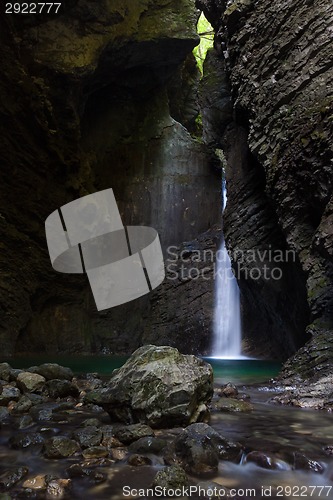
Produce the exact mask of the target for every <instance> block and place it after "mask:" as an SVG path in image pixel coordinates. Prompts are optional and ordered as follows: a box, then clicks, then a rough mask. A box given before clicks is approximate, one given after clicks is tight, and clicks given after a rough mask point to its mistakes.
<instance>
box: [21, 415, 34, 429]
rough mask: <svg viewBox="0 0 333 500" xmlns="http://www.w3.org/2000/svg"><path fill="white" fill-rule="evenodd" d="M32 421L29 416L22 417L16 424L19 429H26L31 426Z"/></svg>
mask: <svg viewBox="0 0 333 500" xmlns="http://www.w3.org/2000/svg"><path fill="white" fill-rule="evenodd" d="M33 423H34V421H33V420H32V418H31V417H30V415H23V417H21V418H20V419H19V421H18V423H17V427H18V428H19V429H26V428H27V427H30V426H31V425H33Z"/></svg>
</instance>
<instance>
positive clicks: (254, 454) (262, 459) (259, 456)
mask: <svg viewBox="0 0 333 500" xmlns="http://www.w3.org/2000/svg"><path fill="white" fill-rule="evenodd" d="M245 461H246V462H253V463H255V464H256V465H258V467H262V468H263V469H270V470H277V469H281V468H282V467H281V465H280V464H279V462H278V460H277V458H276V457H274V456H271V455H269V454H267V453H264V452H262V451H251V452H250V453H249V454H248V455H246V458H245Z"/></svg>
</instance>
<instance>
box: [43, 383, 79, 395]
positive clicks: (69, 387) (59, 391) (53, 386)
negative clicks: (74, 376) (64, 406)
mask: <svg viewBox="0 0 333 500" xmlns="http://www.w3.org/2000/svg"><path fill="white" fill-rule="evenodd" d="M46 388H47V392H48V393H49V396H50V398H52V399H56V398H66V397H67V396H73V397H77V396H78V395H79V390H78V388H77V387H76V386H75V385H74V384H72V383H71V382H70V381H69V380H61V379H53V380H49V381H48V382H47V383H46Z"/></svg>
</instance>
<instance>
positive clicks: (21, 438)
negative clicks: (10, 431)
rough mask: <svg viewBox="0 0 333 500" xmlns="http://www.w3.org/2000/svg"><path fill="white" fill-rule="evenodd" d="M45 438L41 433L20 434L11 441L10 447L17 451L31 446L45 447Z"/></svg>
mask: <svg viewBox="0 0 333 500" xmlns="http://www.w3.org/2000/svg"><path fill="white" fill-rule="evenodd" d="M43 443H44V438H43V436H42V434H41V433H40V432H18V433H17V434H15V435H14V436H12V437H11V438H10V439H9V445H10V447H11V448H14V449H16V450H18V449H21V448H29V447H30V446H35V445H39V446H41V445H43Z"/></svg>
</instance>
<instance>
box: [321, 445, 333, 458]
mask: <svg viewBox="0 0 333 500" xmlns="http://www.w3.org/2000/svg"><path fill="white" fill-rule="evenodd" d="M323 450H324V453H325V455H328V456H329V457H331V456H332V455H333V445H327V446H324V448H323Z"/></svg>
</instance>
